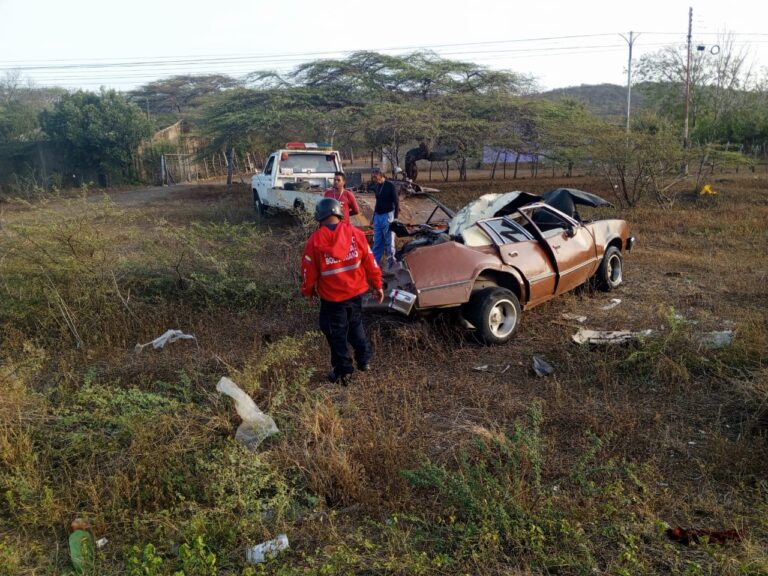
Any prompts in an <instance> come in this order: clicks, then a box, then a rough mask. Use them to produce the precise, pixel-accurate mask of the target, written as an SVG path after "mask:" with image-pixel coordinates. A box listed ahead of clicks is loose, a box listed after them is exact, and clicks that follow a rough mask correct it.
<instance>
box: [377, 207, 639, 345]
mask: <svg viewBox="0 0 768 576" xmlns="http://www.w3.org/2000/svg"><path fill="white" fill-rule="evenodd" d="M581 194H585V195H586V196H582V197H577V196H571V197H572V198H574V199H575V202H576V203H580V204H583V203H587V202H586V200H589V198H588V197H590V196H592V198H594V199H596V200H595V202H596V203H593V204H591V205H594V206H596V205H600V204H601V203H602V204H607V202H605V201H604V200H602V199H600V198H599V197H596V196H593V195H589V194H588V193H581ZM550 197H552V196H550ZM557 197H558V198H562V195H557ZM585 198H586V200H585ZM598 201H599V202H598ZM566 204H568V203H566ZM569 206H570V207H571V208H573V204H572V203H571V204H569ZM440 207H441V208H442V210H443V212H445V213H446V214H448V216H449V217H450V219H449V220H448V222H447V226H446V225H445V224H443V225H442V226H440V225H438V226H435V225H433V224H432V223H430V222H429V221H428V222H427V223H426V224H421V225H416V226H406V225H404V224H402V223H399V222H395V223H393V226H392V229H393V231H394V232H395V233H396V234H397V235H398V236H399V237H401V238H406V242H405V244H404V245H403V246H402V247H401V248H400V250H399V251H398V252H397V256H396V264H395V265H394V266H393V267H391V268H390V269H388V270H386V271H385V274H384V283H385V293H386V294H387V297H386V298H385V301H384V303H383V304H382V305H380V307H382V308H387V309H390V310H395V311H398V312H400V313H403V314H405V315H415V314H420V313H424V312H427V311H431V310H441V309H458V310H459V311H460V313H461V317H462V318H463V320H464V321H465V322H466V323H467V324H469V325H470V326H471V327H473V328H474V329H475V331H476V333H477V335H478V337H479V339H480V340H482V341H483V342H485V343H488V344H500V343H503V342H506V341H507V340H509V339H510V338H511V337H512V336H513V335H514V333H515V331H516V330H517V328H518V326H519V323H520V318H521V312H522V310H527V309H529V308H533V307H534V306H537V305H539V304H542V303H544V302H546V301H548V300H550V299H552V298H554V297H556V296H558V295H560V294H563V293H564V292H568V291H570V290H573V289H574V288H576V287H577V286H580V285H582V284H585V283H587V282H589V281H594V282H595V284H596V285H597V287H598V288H601V289H603V290H613V289H614V288H617V287H618V286H619V285H620V284H621V283H622V281H623V273H622V266H623V262H622V258H623V255H624V254H625V253H626V252H627V251H629V250H631V249H632V246H633V244H634V237H632V236H630V234H629V229H628V226H627V223H626V222H625V221H624V220H619V219H606V220H594V221H585V222H583V221H581V219H580V217H579V216H578V214H577V213H576V212H575V210H572V213H571V214H570V215H569V214H566V213H565V212H563V211H561V210H558V209H557V208H555V207H554V206H552V205H550V204H548V203H547V202H545V199H544V198H543V197H542V196H536V195H533V194H528V193H526V192H508V193H506V194H486V195H485V196H481V197H480V198H478V199H477V200H475V201H473V202H471V203H470V204H468V205H467V206H465V207H464V208H463V209H462V210H460V211H459V212H458V213H456V214H453V213H451V212H450V211H449V210H448V209H447V208H446V207H445V206H442V205H441V206H440ZM434 216H435V212H433V213H432V215H431V216H430V218H433V217H434ZM368 307H373V308H376V306H375V305H374V304H372V303H369V306H368Z"/></svg>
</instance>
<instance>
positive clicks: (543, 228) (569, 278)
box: [521, 205, 597, 294]
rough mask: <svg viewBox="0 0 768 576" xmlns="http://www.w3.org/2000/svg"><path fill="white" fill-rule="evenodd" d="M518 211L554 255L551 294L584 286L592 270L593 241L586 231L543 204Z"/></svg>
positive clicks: (593, 259)
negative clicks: (555, 283) (537, 232)
mask: <svg viewBox="0 0 768 576" xmlns="http://www.w3.org/2000/svg"><path fill="white" fill-rule="evenodd" d="M521 212H522V213H523V214H524V215H525V216H526V217H527V218H528V219H529V220H530V221H531V223H532V224H533V225H534V226H535V227H536V229H538V231H539V232H540V234H541V237H542V239H543V240H544V241H545V242H546V243H547V245H548V246H549V248H550V249H551V253H552V255H553V256H554V259H555V263H556V267H557V270H556V272H557V286H556V288H555V294H562V293H563V292H567V291H569V290H572V289H573V288H575V287H576V286H579V285H581V284H584V283H585V282H586V281H587V280H588V279H589V278H590V276H592V274H593V273H594V271H595V267H596V265H597V256H596V253H595V240H594V238H593V237H592V234H591V233H590V232H589V230H588V229H587V228H585V227H584V226H582V225H581V224H579V223H578V222H576V221H575V220H572V219H570V218H568V217H567V216H565V215H564V214H562V213H561V212H559V211H557V210H555V209H554V208H551V207H549V206H545V205H536V206H533V207H526V208H523V209H522V210H521Z"/></svg>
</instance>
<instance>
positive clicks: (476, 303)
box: [464, 286, 522, 344]
mask: <svg viewBox="0 0 768 576" xmlns="http://www.w3.org/2000/svg"><path fill="white" fill-rule="evenodd" d="M521 314H522V312H521V309H520V301H519V300H518V299H517V296H515V294H514V292H512V291H511V290H507V289H506V288H499V287H498V286H497V287H491V288H484V289H482V290H478V291H477V292H475V293H474V294H472V296H471V298H470V299H469V302H468V303H467V304H466V307H465V312H464V317H465V318H466V319H467V320H468V321H469V322H470V323H471V324H472V325H473V326H474V327H475V330H476V335H477V337H478V339H480V340H481V341H482V342H483V343H484V344H504V343H505V342H507V341H508V340H509V339H510V338H512V336H514V334H515V332H516V331H517V328H518V326H519V325H520V316H521Z"/></svg>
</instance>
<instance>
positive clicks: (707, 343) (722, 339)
mask: <svg viewBox="0 0 768 576" xmlns="http://www.w3.org/2000/svg"><path fill="white" fill-rule="evenodd" d="M697 340H698V341H699V344H701V345H702V346H704V348H710V349H711V348H722V347H724V346H730V345H731V344H733V330H720V331H715V332H705V333H704V334H699V335H698V337H697Z"/></svg>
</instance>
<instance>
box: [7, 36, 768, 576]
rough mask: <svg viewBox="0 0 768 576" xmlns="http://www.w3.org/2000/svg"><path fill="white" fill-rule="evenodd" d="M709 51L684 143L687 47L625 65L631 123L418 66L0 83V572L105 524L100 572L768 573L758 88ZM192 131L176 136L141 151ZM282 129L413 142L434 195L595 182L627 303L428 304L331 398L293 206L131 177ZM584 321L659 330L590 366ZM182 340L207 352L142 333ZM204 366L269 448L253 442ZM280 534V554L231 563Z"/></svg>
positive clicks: (263, 150)
mask: <svg viewBox="0 0 768 576" xmlns="http://www.w3.org/2000/svg"><path fill="white" fill-rule="evenodd" d="M720 45H721V46H722V47H723V50H722V52H721V53H720V55H719V56H717V57H715V55H714V54H711V53H709V52H707V53H706V54H704V53H699V54H697V55H696V59H695V61H694V70H693V74H692V78H693V80H692V82H693V87H692V94H693V96H692V98H693V100H692V103H691V104H692V105H691V118H690V119H689V120H690V134H689V142H688V143H687V145H686V146H684V145H683V143H682V125H683V107H682V100H681V98H680V94H681V93H682V90H681V82H682V79H683V78H684V77H685V73H684V72H685V68H681V60H680V52H679V50H678V49H676V48H669V49H663V50H661V51H660V52H659V53H657V54H654V55H651V56H648V57H645V58H644V59H643V60H642V61H641V62H638V68H637V69H638V70H639V72H638V78H637V80H638V81H639V82H638V84H637V85H636V93H637V94H641V95H642V98H641V99H639V98H638V99H637V100H636V102H637V101H640V100H641V101H642V107H639V106H638V107H637V108H636V109H634V110H633V112H632V119H631V122H630V125H629V130H628V131H627V128H626V126H625V118H624V116H623V111H624V108H623V102H624V100H623V99H624V95H625V93H624V92H623V90H621V91H619V93H618V97H619V99H620V102H619V104H617V101H616V94H617V92H616V90H615V88H616V87H608V88H609V89H608V90H607V91H604V90H596V91H593V90H589V89H587V88H586V87H582V88H580V89H576V90H573V91H566V92H565V93H563V92H562V91H559V92H558V93H553V94H540V93H538V92H537V87H536V83H535V79H534V78H529V77H526V76H522V75H519V74H516V73H514V72H509V71H507V72H498V71H492V70H490V69H487V68H484V67H481V66H477V65H474V64H472V63H466V62H456V61H449V60H444V59H441V58H439V57H437V56H436V55H434V54H431V53H421V52H419V53H414V54H411V55H407V56H402V57H396V56H388V55H382V54H377V53H370V52H359V53H355V54H352V55H350V56H349V57H348V58H347V59H344V60H321V61H316V62H311V63H307V64H305V65H302V66H299V67H298V68H297V69H295V70H294V71H292V72H291V73H289V74H286V75H283V76H281V75H278V74H276V73H273V72H270V71H255V72H254V73H253V74H251V75H249V76H248V77H246V78H242V79H233V78H229V77H227V76H221V75H210V76H197V77H195V76H176V77H172V78H167V79H163V80H159V81H157V82H152V83H150V84H147V85H146V86H143V87H141V88H139V89H137V90H135V91H134V92H132V93H130V94H118V93H115V92H112V91H106V90H104V91H101V92H99V93H90V92H76V93H66V92H64V91H62V90H58V89H50V88H44V89H43V88H36V87H34V86H29V85H25V84H24V82H23V76H22V74H21V72H17V73H12V74H8V75H6V77H5V78H4V79H2V80H0V390H2V394H0V576H16V575H30V576H31V575H34V574H52V575H60V576H64V575H67V576H69V575H71V574H72V573H73V568H72V566H71V564H70V560H69V554H68V550H67V538H68V534H69V526H70V522H71V521H72V520H73V519H74V518H77V517H80V518H87V519H89V520H90V521H91V522H92V523H93V532H94V534H95V535H96V537H97V538H101V537H103V538H106V539H107V541H106V544H105V545H104V546H102V547H100V548H99V549H98V551H97V554H96V559H95V565H94V567H93V569H92V570H90V572H91V573H92V574H94V575H95V574H98V575H117V574H127V575H129V576H170V575H173V576H213V575H236V574H237V575H243V576H246V575H247V576H253V575H257V574H277V575H281V576H298V575H326V574H339V575H350V576H351V575H362V574H391V575H395V574H402V575H412V574H423V575H432V574H434V575H453V574H478V575H488V576H495V575H499V574H563V575H588V574H589V575H591V574H617V575H627V576H629V575H632V576H634V575H644V574H648V575H650V574H675V575H680V576H699V575H715V574H717V575H726V576H737V575H744V574H750V575H753V574H755V575H757V574H768V554H767V553H766V550H768V526H767V525H766V520H765V519H766V518H768V509H767V508H768V504H767V502H768V482H767V481H766V477H767V475H766V472H767V471H768V470H767V469H766V466H767V465H766V462H768V447H766V439H767V435H768V428H767V427H768V369H767V368H766V359H767V358H766V356H767V355H768V323H767V321H766V311H765V310H766V302H768V298H767V296H768V290H767V287H768V272H767V270H768V262H767V261H766V250H765V246H766V244H767V243H768V232H767V231H766V226H765V222H766V221H768V202H767V201H766V183H767V182H768V177H767V176H766V166H765V158H766V150H767V149H766V145H767V144H766V143H767V142H768V106H766V95H767V94H768V90H766V86H767V84H766V78H765V72H764V71H763V72H761V73H758V74H752V73H751V71H748V70H746V69H745V66H744V62H745V56H746V55H745V54H736V53H734V51H733V49H732V47H731V46H730V45H729V44H728V43H727V42H720ZM606 94H609V95H611V94H612V95H613V96H612V97H611V98H612V99H611V98H606ZM177 122H178V123H179V124H178V125H177V126H176V127H177V128H178V132H179V134H181V136H180V137H179V138H180V140H179V142H180V143H171V142H169V141H163V142H154V143H149V142H148V141H147V137H148V136H149V135H150V134H151V133H153V132H155V131H157V130H160V129H162V128H165V127H168V126H169V125H171V124H175V123H177ZM289 140H298V141H328V142H333V146H334V147H335V148H336V149H338V150H340V151H341V153H342V155H343V157H344V160H345V161H346V162H347V163H348V165H353V164H354V166H355V167H357V168H358V169H362V168H363V167H364V165H365V167H366V168H367V167H368V166H369V165H370V164H371V163H372V162H375V163H380V162H382V161H383V160H387V161H388V164H389V166H391V167H394V166H403V163H404V160H405V153H406V151H407V150H409V149H411V148H412V147H416V146H419V145H421V146H422V147H423V148H424V150H426V151H427V152H428V153H429V155H430V157H431V158H442V159H441V160H440V161H439V163H438V162H435V163H434V164H430V165H429V171H427V166H426V164H424V163H423V162H422V166H421V168H420V170H421V175H420V178H419V181H420V182H424V181H425V180H427V179H429V178H430V175H432V169H433V168H434V174H433V175H432V176H433V180H434V182H433V184H434V185H436V186H437V187H439V188H441V189H442V192H441V193H440V194H441V197H442V199H443V200H444V202H446V203H447V204H448V205H450V206H452V207H453V208H459V207H461V206H463V205H464V204H465V203H466V202H467V201H469V200H471V199H473V198H476V197H477V196H479V195H481V194H483V193H486V192H505V191H509V190H511V189H523V190H526V191H529V192H543V191H547V190H550V189H552V188H554V187H557V186H572V187H577V188H582V189H585V190H588V191H590V192H595V193H598V194H600V195H601V196H603V197H604V198H606V199H609V200H611V201H612V202H613V203H614V204H615V206H616V208H612V209H609V210H608V211H607V212H605V213H603V214H599V216H606V215H609V214H611V213H614V214H616V215H619V216H620V217H622V218H624V219H626V220H627V221H628V222H629V224H630V228H631V230H632V233H633V234H634V235H636V236H637V238H638V244H637V248H636V250H635V251H633V253H632V254H631V255H629V256H628V257H627V258H626V261H625V275H626V283H625V285H624V286H623V287H622V289H621V290H620V291H618V292H617V293H616V294H615V295H614V294H611V297H614V296H616V297H618V298H620V299H621V302H620V303H619V304H618V305H615V306H614V307H610V309H605V305H606V304H609V302H608V300H607V298H606V297H605V296H601V295H600V294H598V293H593V292H591V291H590V290H588V289H584V290H580V291H577V292H575V293H573V294H569V295H566V296H565V297H563V298H559V299H557V300H555V301H552V302H549V303H547V304H545V305H542V306H541V307H539V308H535V309H534V310H531V311H530V312H527V313H526V314H525V319H524V321H523V324H522V326H521V329H520V331H519V333H518V335H517V336H516V338H515V340H514V341H513V342H512V343H511V344H510V345H506V346H500V347H495V348H485V347H481V346H478V345H477V344H476V342H475V341H474V340H473V339H472V338H471V337H470V336H469V335H467V334H465V333H464V332H463V331H462V330H461V329H459V328H457V326H456V324H455V323H452V322H451V320H450V318H449V317H447V316H435V317H430V318H425V319H423V320H420V321H412V322H411V321H408V322H406V321H404V320H402V319H400V318H398V317H396V316H394V315H371V316H369V317H367V319H366V322H367V325H368V326H367V327H368V331H369V334H370V336H371V338H372V341H373V344H374V347H375V350H376V358H375V360H374V363H373V368H372V370H371V371H370V372H369V373H365V374H360V375H358V376H357V377H356V378H355V380H354V382H353V383H352V385H350V386H349V387H340V386H331V385H329V384H328V383H327V382H326V381H325V380H324V374H325V373H326V370H327V362H328V358H327V356H328V353H327V349H326V344H325V342H324V340H323V338H322V336H321V334H320V333H319V331H318V329H317V310H316V309H314V308H313V307H312V306H311V305H310V304H308V303H307V302H306V301H304V300H303V299H301V298H300V296H299V293H298V288H297V287H298V284H299V270H298V269H299V266H298V264H299V258H300V255H301V250H302V247H303V245H304V242H305V240H306V238H307V235H308V231H309V229H310V228H311V227H312V226H313V225H314V224H313V223H312V222H311V221H309V219H308V218H306V217H305V218H301V217H289V216H285V215H284V216H277V217H274V218H269V219H267V218H260V217H257V216H255V215H254V210H253V207H252V206H251V200H250V198H251V192H250V189H249V186H248V185H247V184H245V183H242V182H241V184H239V185H238V184H234V185H232V186H228V187H225V186H222V185H215V184H203V185H195V186H186V187H183V186H182V187H175V188H171V189H170V190H169V191H168V192H167V193H162V194H160V193H158V194H156V195H155V196H153V201H152V202H142V201H141V200H140V199H138V200H135V199H134V201H132V202H127V201H121V195H120V193H119V192H118V191H117V190H116V188H117V187H119V186H129V185H133V184H139V183H142V184H146V183H150V182H152V181H153V177H154V173H155V172H158V171H159V168H160V165H161V163H162V162H163V155H164V154H169V155H178V154H181V153H184V154H187V153H188V152H189V150H187V149H186V148H185V145H186V144H187V143H192V142H193V141H194V143H195V145H196V146H198V145H199V147H198V148H196V150H197V153H199V154H215V155H216V157H217V158H219V159H220V160H221V162H223V163H224V164H225V165H226V163H227V161H226V158H229V159H230V161H229V162H230V166H231V165H232V164H231V162H232V159H233V158H236V157H237V155H240V157H242V155H243V154H249V155H250V157H251V158H256V159H258V158H262V159H263V158H264V157H265V155H266V154H267V153H268V152H271V151H272V150H274V149H276V148H278V147H280V146H282V145H283V144H284V143H285V142H286V141H289ZM485 147H491V148H495V149H496V150H497V156H496V161H494V162H493V163H488V162H487V161H486V162H485V163H483V162H482V161H481V159H482V158H483V151H484V148H485ZM501 150H506V151H508V152H509V153H510V156H511V157H513V160H512V161H510V162H509V163H507V164H504V163H500V162H499V161H498V159H499V157H500V156H501V154H500V151H501ZM225 157H226V158H225ZM514 158H516V160H515V159H514ZM257 163H258V162H257ZM219 167H220V164H219ZM205 169H206V171H207V170H208V165H207V164H205ZM449 171H450V172H451V174H453V175H455V177H453V178H452V177H449ZM230 175H231V174H230ZM438 180H439V182H437V181H438ZM107 192H109V193H110V194H111V196H108V195H107ZM128 194H133V192H129V193H128ZM123 198H124V197H123ZM305 216H306V215H305ZM586 216H589V215H588V214H586ZM596 216H597V215H596ZM564 314H569V315H570V316H565V317H564V316H563V315H564ZM573 315H578V316H582V315H583V316H586V317H587V320H586V321H585V324H583V325H582V324H580V323H578V322H577V321H575V320H573V319H571V318H573ZM584 326H588V327H590V328H594V329H605V330H620V329H627V330H638V331H639V330H646V329H650V330H652V334H651V336H648V337H645V338H641V339H638V340H636V341H633V342H631V343H630V344H627V345H622V346H603V347H601V346H595V347H589V346H586V347H583V346H578V345H576V344H575V343H574V342H573V341H572V340H571V336H572V334H573V333H574V332H576V331H577V330H578V329H579V328H581V327H584ZM169 329H178V330H182V331H183V332H184V333H186V334H192V335H194V336H195V338H194V339H189V340H181V341H178V342H173V343H170V344H168V345H167V346H165V347H164V348H161V349H154V348H153V347H152V346H144V347H141V346H140V347H138V348H137V347H136V345H137V344H145V343H148V342H150V341H152V340H153V339H154V338H156V337H158V336H159V335H161V334H163V333H164V332H165V331H166V330H169ZM714 333H716V334H720V336H721V337H724V341H721V342H719V343H717V345H714V344H712V335H713V334H714ZM731 338H732V339H731ZM534 355H540V356H544V357H545V358H546V360H547V362H549V363H550V364H551V365H552V366H553V367H554V368H555V371H554V374H553V375H551V376H548V377H544V378H537V377H536V376H535V375H534V374H533V372H532V370H531V362H532V358H533V356H534ZM222 376H228V377H229V378H231V379H232V380H234V381H235V382H236V383H237V384H238V385H239V386H240V387H241V388H242V389H243V390H245V392H246V393H248V394H249V395H250V396H251V397H252V398H253V399H254V400H255V402H256V403H257V405H258V406H259V407H260V408H261V409H262V410H264V411H265V412H266V413H268V414H269V415H270V416H272V418H274V420H275V421H276V423H277V425H278V427H279V429H280V433H279V434H277V435H275V436H271V437H269V438H267V439H266V440H265V441H264V443H263V444H261V445H260V446H259V447H258V449H257V450H256V451H254V452H249V451H248V450H247V449H246V448H244V447H243V446H242V445H241V444H240V443H239V442H238V441H237V440H236V439H235V434H236V430H237V428H238V425H239V424H240V419H239V417H238V416H237V415H236V413H235V410H234V407H233V405H232V402H231V401H230V400H229V399H228V398H227V397H224V396H222V395H220V394H219V393H218V392H217V391H216V383H217V382H218V381H219V379H220V378H221V377H222ZM678 528H679V529H681V530H693V531H694V532H681V531H680V530H678V531H677V532H675V531H674V530H675V529H678ZM669 530H672V532H669ZM696 531H699V532H698V534H699V536H698V537H697V538H696V540H697V541H696V542H693V543H691V545H690V546H688V545H685V544H683V543H681V542H680V541H678V540H674V539H672V538H670V534H672V535H673V536H674V535H675V534H677V535H678V536H679V535H680V534H695V533H696ZM708 531H712V532H708ZM280 534H286V535H287V536H288V538H289V541H290V547H289V548H288V549H287V550H286V551H284V552H283V553H281V554H280V555H279V556H278V557H277V558H276V559H273V560H271V561H270V562H269V563H267V564H261V565H247V564H246V562H245V550H246V548H247V547H249V546H253V545H255V544H259V543H260V542H263V541H265V540H268V539H270V538H275V537H277V536H278V535H280ZM720 540H725V541H724V542H721V541H720Z"/></svg>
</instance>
